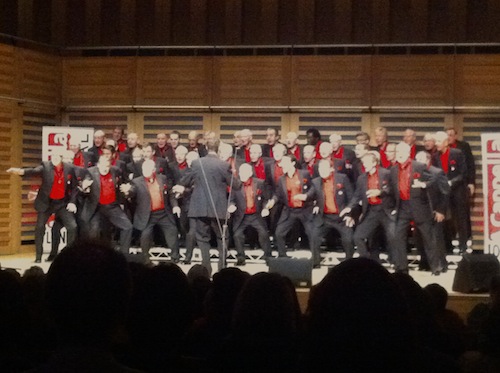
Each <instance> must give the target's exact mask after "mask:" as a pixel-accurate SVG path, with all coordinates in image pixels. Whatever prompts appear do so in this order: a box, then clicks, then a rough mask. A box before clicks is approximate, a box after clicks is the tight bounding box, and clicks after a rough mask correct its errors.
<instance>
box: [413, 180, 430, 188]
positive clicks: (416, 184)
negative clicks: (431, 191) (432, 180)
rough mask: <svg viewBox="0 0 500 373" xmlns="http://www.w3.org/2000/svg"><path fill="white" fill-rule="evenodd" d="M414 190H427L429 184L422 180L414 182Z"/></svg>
mask: <svg viewBox="0 0 500 373" xmlns="http://www.w3.org/2000/svg"><path fill="white" fill-rule="evenodd" d="M411 187H412V188H422V189H425V188H426V187H427V184H426V183H424V182H423V181H420V180H413V184H412V186H411Z"/></svg>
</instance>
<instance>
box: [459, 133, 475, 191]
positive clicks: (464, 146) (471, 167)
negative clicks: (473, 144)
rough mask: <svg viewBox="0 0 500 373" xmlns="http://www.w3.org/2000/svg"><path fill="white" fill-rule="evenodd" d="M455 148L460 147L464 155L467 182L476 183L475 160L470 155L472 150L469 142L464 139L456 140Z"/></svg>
mask: <svg viewBox="0 0 500 373" xmlns="http://www.w3.org/2000/svg"><path fill="white" fill-rule="evenodd" d="M456 144H457V149H460V150H461V151H462V153H463V154H464V157H465V164H466V166H467V184H473V185H475V184H476V162H475V160H474V156H473V155H472V150H471V148H470V145H469V143H467V142H465V141H458V140H457V141H456Z"/></svg>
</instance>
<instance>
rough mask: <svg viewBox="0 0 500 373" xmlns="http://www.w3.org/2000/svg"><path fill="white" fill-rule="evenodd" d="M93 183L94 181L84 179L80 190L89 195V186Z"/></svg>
mask: <svg viewBox="0 0 500 373" xmlns="http://www.w3.org/2000/svg"><path fill="white" fill-rule="evenodd" d="M93 183H94V180H90V179H84V180H83V181H82V190H83V192H84V193H90V186H91V185H92V184H93Z"/></svg>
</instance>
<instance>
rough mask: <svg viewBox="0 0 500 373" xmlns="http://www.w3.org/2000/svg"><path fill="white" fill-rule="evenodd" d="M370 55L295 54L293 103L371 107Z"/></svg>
mask: <svg viewBox="0 0 500 373" xmlns="http://www.w3.org/2000/svg"><path fill="white" fill-rule="evenodd" d="M370 64H371V57H369V56H296V57H294V58H293V60H292V83H291V84H292V87H291V91H292V93H291V105H292V106H369V105H370Z"/></svg>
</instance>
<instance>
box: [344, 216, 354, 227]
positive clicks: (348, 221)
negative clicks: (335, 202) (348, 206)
mask: <svg viewBox="0 0 500 373" xmlns="http://www.w3.org/2000/svg"><path fill="white" fill-rule="evenodd" d="M344 221H345V225H346V227H349V228H352V227H354V219H353V218H351V217H350V216H346V217H345V218H344Z"/></svg>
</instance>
